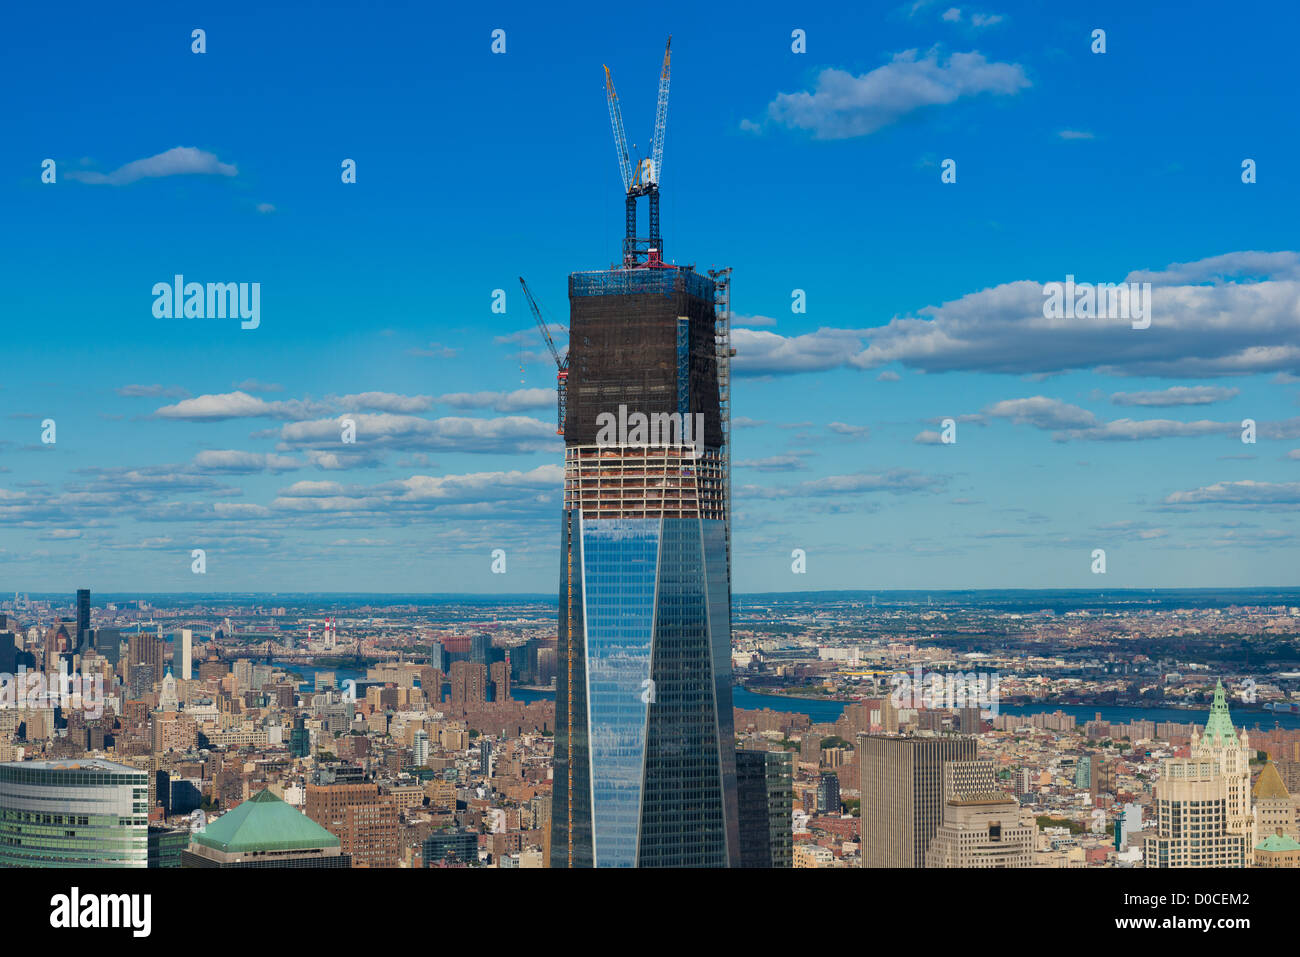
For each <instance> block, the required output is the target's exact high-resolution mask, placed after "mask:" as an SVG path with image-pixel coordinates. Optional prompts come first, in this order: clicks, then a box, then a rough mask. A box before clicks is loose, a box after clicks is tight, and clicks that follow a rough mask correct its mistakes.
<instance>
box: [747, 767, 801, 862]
mask: <svg viewBox="0 0 1300 957" xmlns="http://www.w3.org/2000/svg"><path fill="white" fill-rule="evenodd" d="M736 804H737V809H738V813H739V820H740V866H741V867H789V866H790V865H791V861H792V859H793V854H794V833H793V827H792V820H791V815H792V813H793V811H794V755H793V754H791V753H790V752H789V751H751V750H740V751H737V752H736Z"/></svg>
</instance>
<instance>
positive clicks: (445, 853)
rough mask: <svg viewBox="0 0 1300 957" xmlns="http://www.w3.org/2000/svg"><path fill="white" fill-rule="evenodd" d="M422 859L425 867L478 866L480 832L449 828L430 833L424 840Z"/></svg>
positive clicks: (465, 828) (464, 828)
mask: <svg viewBox="0 0 1300 957" xmlns="http://www.w3.org/2000/svg"><path fill="white" fill-rule="evenodd" d="M421 858H422V860H423V863H424V866H425V867H440V866H446V865H449V864H451V865H454V864H461V865H465V866H469V867H476V866H477V865H478V832H477V831H473V830H470V829H469V828H467V827H447V828H441V829H439V830H436V831H432V832H430V834H429V836H428V837H426V838H425V839H424V845H423V847H422V848H421Z"/></svg>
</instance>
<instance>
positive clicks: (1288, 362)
mask: <svg viewBox="0 0 1300 957" xmlns="http://www.w3.org/2000/svg"><path fill="white" fill-rule="evenodd" d="M1261 271H1262V272H1263V275H1264V276H1265V277H1266V278H1262V279H1261V278H1258V274H1259V273H1260V272H1261ZM1230 276H1235V277H1237V279H1238V281H1232V282H1228V281H1225V280H1226V277H1230ZM1291 276H1295V277H1296V278H1289V277H1291ZM1127 278H1128V281H1132V282H1137V281H1142V282H1151V283H1152V286H1153V288H1152V290H1151V310H1152V311H1151V327H1150V328H1148V329H1134V328H1132V326H1131V323H1130V322H1129V321H1128V320H1115V319H1102V318H1086V319H1048V318H1046V317H1044V315H1043V302H1044V294H1043V290H1044V287H1043V285H1042V284H1041V283H1038V282H1033V281H1030V280H1018V281H1014V282H1009V283H1003V284H1002V285H998V286H994V287H991V288H989V289H983V290H980V291H979V292H973V293H969V294H967V295H965V296H962V297H961V298H960V299H957V300H954V301H951V302H946V303H943V304H942V305H938V306H927V307H925V308H923V309H920V310H918V312H917V314H916V315H912V316H902V317H896V318H894V319H892V320H891V321H890V322H889V323H887V324H886V325H883V326H878V327H875V328H863V329H836V328H821V329H818V330H817V331H816V332H812V333H805V334H803V335H798V336H782V335H780V334H779V333H775V332H768V331H764V330H753V329H737V330H735V332H734V334H733V340H734V342H735V345H736V347H737V350H738V352H739V354H738V355H737V357H736V360H735V366H734V368H735V371H736V374H737V375H782V374H794V373H799V372H821V371H826V370H829V369H836V368H857V369H863V370H867V369H875V368H878V367H880V366H883V365H886V364H888V363H891V362H898V363H900V364H901V365H903V366H905V367H907V368H911V369H914V370H916V371H919V372H927V373H937V372H964V371H979V372H992V373H1003V374H1008V375H1038V376H1046V375H1054V374H1058V373H1062V372H1067V371H1070V370H1075V369H1092V370H1095V371H1097V372H1100V373H1102V374H1107V375H1125V376H1152V377H1157V378H1202V377H1214V376H1229V375H1247V374H1252V373H1260V372H1279V373H1283V374H1290V373H1291V371H1292V370H1300V254H1297V253H1291V252H1287V253H1254V252H1247V253H1233V254H1228V255H1224V256H1215V257H1212V258H1210V259H1206V260H1202V261H1200V262H1198V263H1175V264H1174V265H1172V266H1170V267H1169V268H1168V269H1167V270H1163V271H1158V272H1147V273H1143V272H1131V273H1129V274H1128V277H1127ZM1080 281H1083V280H1082V279H1081V280H1080ZM864 342H869V344H868V345H866V347H865V348H864Z"/></svg>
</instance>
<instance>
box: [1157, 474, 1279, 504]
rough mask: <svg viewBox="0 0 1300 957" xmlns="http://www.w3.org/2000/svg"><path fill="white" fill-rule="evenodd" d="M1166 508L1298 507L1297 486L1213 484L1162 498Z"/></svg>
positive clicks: (1253, 482) (1253, 483)
mask: <svg viewBox="0 0 1300 957" xmlns="http://www.w3.org/2000/svg"><path fill="white" fill-rule="evenodd" d="M1165 503H1166V504H1168V505H1254V506H1292V505H1300V482H1256V481H1252V480H1249V479H1247V480H1245V481H1241V482H1216V483H1214V484H1213V485H1206V486H1203V487H1201V488H1195V489H1190V490H1188V491H1186V492H1174V493H1172V494H1170V495H1168V496H1167V497H1166V498H1165Z"/></svg>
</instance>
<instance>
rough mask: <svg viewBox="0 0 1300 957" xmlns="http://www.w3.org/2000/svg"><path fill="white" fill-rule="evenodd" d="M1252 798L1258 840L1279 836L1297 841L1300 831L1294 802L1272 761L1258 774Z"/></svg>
mask: <svg viewBox="0 0 1300 957" xmlns="http://www.w3.org/2000/svg"><path fill="white" fill-rule="evenodd" d="M1251 797H1252V798H1253V800H1254V804H1255V834H1256V837H1257V839H1258V840H1263V839H1264V838H1267V837H1270V836H1272V835H1274V834H1278V833H1281V834H1285V835H1286V836H1287V837H1290V838H1292V839H1293V840H1294V839H1297V838H1300V831H1298V830H1297V828H1296V810H1295V801H1294V800H1293V799H1292V797H1291V792H1290V791H1288V790H1287V789H1286V785H1285V784H1284V783H1283V782H1282V776H1281V775H1280V774H1278V772H1277V765H1276V764H1274V763H1273V762H1272V761H1269V762H1268V763H1267V764H1265V765H1264V769H1263V770H1262V771H1260V772H1259V777H1258V778H1257V779H1256V780H1255V786H1254V788H1253V789H1252V791H1251Z"/></svg>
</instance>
